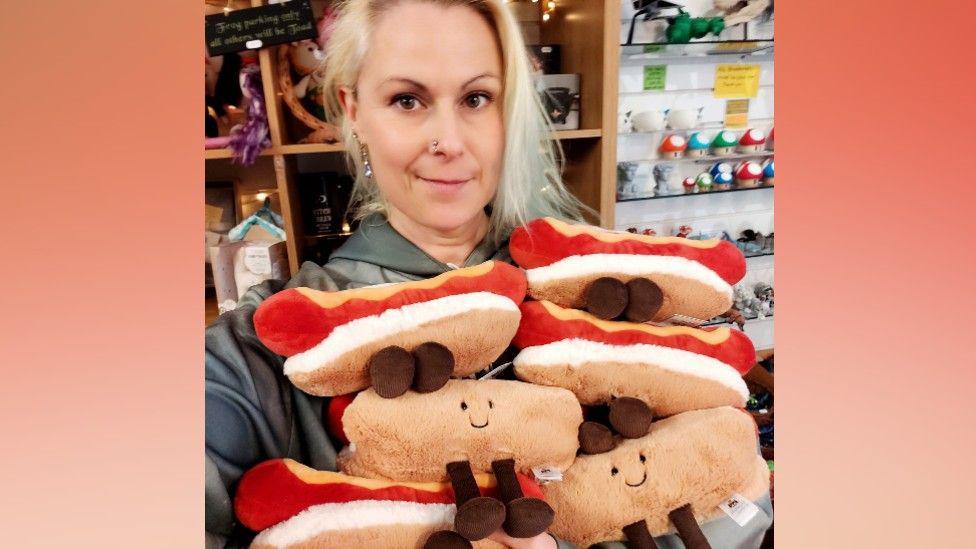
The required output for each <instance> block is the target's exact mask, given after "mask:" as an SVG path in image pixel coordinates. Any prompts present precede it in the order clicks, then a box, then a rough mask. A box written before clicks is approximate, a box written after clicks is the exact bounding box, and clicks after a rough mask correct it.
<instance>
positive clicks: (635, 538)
mask: <svg viewBox="0 0 976 549" xmlns="http://www.w3.org/2000/svg"><path fill="white" fill-rule="evenodd" d="M624 535H625V536H627V541H629V542H630V543H629V544H627V545H628V546H629V547H631V548H632V549H657V543H654V538H653V537H651V532H650V531H648V529H647V522H645V521H643V520H642V521H639V522H635V523H633V524H628V525H627V526H624Z"/></svg>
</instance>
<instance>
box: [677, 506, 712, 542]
mask: <svg viewBox="0 0 976 549" xmlns="http://www.w3.org/2000/svg"><path fill="white" fill-rule="evenodd" d="M668 518H669V519H671V523H672V524H674V527H675V528H677V529H678V537H679V538H681V541H682V542H684V544H685V549H711V547H712V546H711V545H710V544H709V543H708V540H707V539H705V534H703V533H702V531H701V526H699V525H698V521H697V520H695V513H694V511H692V510H691V504H690V503H688V504H685V505H682V506H681V507H678V508H677V509H675V510H674V511H671V512H670V513H668Z"/></svg>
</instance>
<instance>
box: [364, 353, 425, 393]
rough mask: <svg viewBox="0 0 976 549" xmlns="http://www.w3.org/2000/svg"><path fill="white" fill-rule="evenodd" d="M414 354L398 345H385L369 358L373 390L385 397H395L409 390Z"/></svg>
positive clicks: (411, 380)
mask: <svg viewBox="0 0 976 549" xmlns="http://www.w3.org/2000/svg"><path fill="white" fill-rule="evenodd" d="M413 371H414V362H413V355H411V354H410V353H408V352H407V350H406V349H404V348H402V347H397V346H395V345H394V346H390V347H384V348H383V349H380V350H379V351H377V352H376V354H375V355H373V356H372V358H370V359H369V377H370V380H371V381H372V384H373V390H375V391H376V394H378V395H380V396H381V397H383V398H394V397H398V396H400V395H402V394H403V393H406V392H407V389H409V388H410V384H411V383H413Z"/></svg>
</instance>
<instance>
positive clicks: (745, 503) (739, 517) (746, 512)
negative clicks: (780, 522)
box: [718, 494, 759, 526]
mask: <svg viewBox="0 0 976 549" xmlns="http://www.w3.org/2000/svg"><path fill="white" fill-rule="evenodd" d="M718 508H719V509H721V510H723V511H725V514H726V515H728V516H729V517H730V518H731V519H732V520H734V521H735V522H736V524H738V525H739V526H745V525H746V524H747V523H748V522H749V521H750V520H752V517H754V516H756V514H757V513H759V506H757V505H756V504H755V503H753V502H751V501H749V500H748V499H747V498H745V497H744V496H741V495H739V494H732V497H730V498H729V499H727V500H725V501H723V502H722V503H720V504H719V505H718Z"/></svg>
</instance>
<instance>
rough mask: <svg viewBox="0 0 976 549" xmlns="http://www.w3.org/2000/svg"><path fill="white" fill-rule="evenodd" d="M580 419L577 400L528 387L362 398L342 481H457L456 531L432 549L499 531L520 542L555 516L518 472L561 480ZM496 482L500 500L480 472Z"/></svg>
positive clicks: (351, 410)
mask: <svg viewBox="0 0 976 549" xmlns="http://www.w3.org/2000/svg"><path fill="white" fill-rule="evenodd" d="M582 421H583V416H582V410H581V408H580V405H579V402H578V401H577V400H576V397H575V396H574V395H573V393H571V392H570V391H568V390H566V389H562V388H558V387H544V386H541V385H533V384H529V383H523V382H521V381H509V380H496V379H481V380H451V381H449V382H448V383H447V385H446V386H445V387H444V388H443V389H441V390H440V391H437V392H435V393H429V394H420V393H409V394H406V395H404V396H402V397H400V398H397V399H387V398H383V397H381V396H379V395H377V394H376V392H375V391H374V390H373V389H369V390H366V391H363V392H361V393H359V394H358V395H357V396H356V398H355V399H354V400H353V402H352V404H350V405H349V406H348V408H346V410H345V412H344V413H343V416H342V426H343V431H344V432H345V434H346V436H347V437H348V438H349V441H350V444H349V446H347V447H346V448H345V449H344V450H343V451H342V452H341V453H340V455H339V459H338V465H339V468H340V470H341V471H342V472H343V473H346V474H349V475H354V476H361V477H367V478H375V479H386V480H391V479H396V480H398V481H411V482H442V481H444V480H450V482H451V485H452V487H453V490H454V495H455V499H456V504H457V513H456V515H455V517H454V523H453V531H450V530H447V529H443V530H440V531H438V532H436V533H434V534H433V535H432V536H431V537H430V538H429V539H428V541H427V545H426V546H425V547H427V548H428V549H435V548H441V547H445V548H446V547H457V546H458V545H455V544H460V545H462V546H463V545H465V543H466V542H472V541H477V540H480V539H484V538H486V537H488V536H489V535H490V534H491V533H493V532H495V531H496V530H498V529H499V528H501V529H503V530H504V531H505V532H506V533H507V534H508V535H510V536H512V537H516V538H530V537H534V536H536V535H538V534H540V533H542V532H545V531H546V529H547V528H548V527H549V526H550V524H551V523H552V520H553V510H552V508H551V507H550V506H549V505H548V504H546V503H545V502H544V501H543V500H541V499H539V498H537V497H532V496H529V495H526V492H525V490H523V489H522V487H521V485H520V483H519V482H518V481H517V473H522V474H531V473H533V470H534V469H535V470H539V469H542V468H546V469H548V470H550V471H552V470H558V471H562V470H565V469H567V468H569V466H570V465H572V463H573V461H574V459H575V457H576V452H577V449H578V442H577V433H578V431H579V426H580V424H581V423H582ZM489 471H491V472H492V473H494V475H495V478H496V479H497V480H498V486H499V490H498V495H499V496H500V498H499V499H495V498H493V497H489V496H487V495H482V493H481V491H480V490H479V488H478V485H477V482H476V478H475V473H477V472H482V473H484V472H489Z"/></svg>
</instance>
